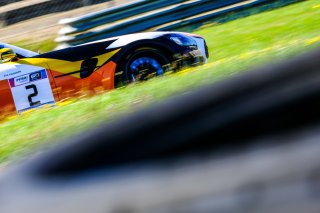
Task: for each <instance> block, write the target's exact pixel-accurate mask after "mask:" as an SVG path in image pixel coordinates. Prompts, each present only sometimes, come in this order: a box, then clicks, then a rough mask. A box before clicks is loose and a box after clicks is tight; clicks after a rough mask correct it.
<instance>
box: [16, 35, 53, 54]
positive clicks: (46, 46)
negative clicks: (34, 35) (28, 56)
mask: <svg viewBox="0 0 320 213" xmlns="http://www.w3.org/2000/svg"><path fill="white" fill-rule="evenodd" d="M12 44H13V45H16V46H18V47H23V48H25V49H28V50H31V51H34V52H40V53H45V52H48V51H51V50H53V49H54V48H55V47H56V46H57V44H56V43H55V42H54V37H52V38H50V39H45V40H43V41H40V42H39V41H30V40H27V39H25V40H18V41H15V42H12Z"/></svg>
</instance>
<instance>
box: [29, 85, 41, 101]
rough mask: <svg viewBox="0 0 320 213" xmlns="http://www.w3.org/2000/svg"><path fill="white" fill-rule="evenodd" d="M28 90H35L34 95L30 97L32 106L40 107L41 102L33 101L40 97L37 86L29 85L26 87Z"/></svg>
mask: <svg viewBox="0 0 320 213" xmlns="http://www.w3.org/2000/svg"><path fill="white" fill-rule="evenodd" d="M26 89H27V90H28V89H33V93H31V94H30V95H28V100H29V104H30V106H35V105H39V104H40V103H41V102H40V101H36V102H33V101H32V98H33V97H36V96H37V95H38V89H37V87H36V85H34V84H31V85H28V86H26Z"/></svg>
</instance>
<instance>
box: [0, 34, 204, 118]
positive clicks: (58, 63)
mask: <svg viewBox="0 0 320 213" xmlns="http://www.w3.org/2000/svg"><path fill="white" fill-rule="evenodd" d="M5 48H7V49H8V48H9V49H12V50H13V51H14V52H15V53H16V56H17V58H15V60H12V61H10V62H5V63H2V64H0V114H1V115H5V114H6V113H7V112H12V111H17V112H18V113H21V112H23V111H25V110H28V109H31V108H35V107H39V106H42V105H46V104H54V103H55V102H57V101H61V100H64V99H66V98H69V97H71V96H78V95H83V94H87V95H88V94H89V95H92V94H96V93H97V92H100V91H105V90H110V89H113V88H115V87H118V86H121V85H123V84H126V83H128V82H133V81H141V80H146V79H148V78H150V77H153V76H156V75H162V74H163V73H164V72H165V71H166V69H179V68H180V67H183V66H189V65H198V64H203V63H205V62H206V61H207V58H208V49H207V46H206V43H205V40H204V39H203V37H201V36H198V35H193V34H188V33H181V32H146V33H136V34H128V35H123V36H119V37H113V38H108V39H103V40H99V41H94V42H90V43H85V44H81V45H77V46H72V47H67V48H64V49H60V50H54V51H51V52H47V53H43V54H38V53H35V52H32V51H29V50H25V49H22V48H19V47H16V46H13V45H9V44H5V43H0V49H5ZM10 55H11V52H10ZM1 59H2V57H1ZM3 61H4V60H3Z"/></svg>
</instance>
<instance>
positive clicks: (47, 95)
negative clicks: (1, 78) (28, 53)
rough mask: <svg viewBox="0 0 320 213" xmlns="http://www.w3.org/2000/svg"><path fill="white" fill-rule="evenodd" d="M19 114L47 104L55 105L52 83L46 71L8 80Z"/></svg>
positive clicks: (42, 70) (33, 72)
mask: <svg viewBox="0 0 320 213" xmlns="http://www.w3.org/2000/svg"><path fill="white" fill-rule="evenodd" d="M8 82H9V85H10V88H11V92H12V96H13V100H14V104H15V106H16V110H17V111H18V113H21V112H23V111H26V110H28V109H32V108H35V107H39V106H42V105H45V104H54V97H53V94H52V90H51V86H50V82H49V79H48V75H47V72H46V70H45V69H41V70H39V71H32V72H30V73H27V74H24V75H20V76H17V77H14V78H10V79H8Z"/></svg>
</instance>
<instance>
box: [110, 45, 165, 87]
mask: <svg viewBox="0 0 320 213" xmlns="http://www.w3.org/2000/svg"><path fill="white" fill-rule="evenodd" d="M169 64H170V61H169V59H168V58H167V57H166V56H165V55H164V54H163V53H162V52H161V51H159V50H157V49H154V48H150V47H143V48H139V49H135V50H134V51H132V52H130V53H129V54H127V55H126V57H124V59H123V63H122V64H120V66H119V67H118V69H117V73H121V74H120V75H118V76H116V77H117V79H116V82H115V83H116V87H119V86H121V85H125V84H127V83H131V82H137V81H144V80H148V79H150V78H152V77H154V76H161V75H162V74H163V73H164V72H165V71H166V69H167V68H166V67H169V66H168V65H169Z"/></svg>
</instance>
